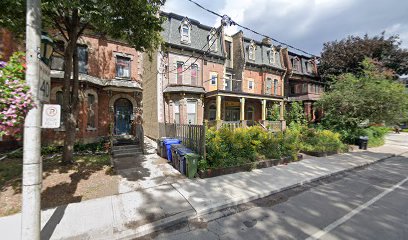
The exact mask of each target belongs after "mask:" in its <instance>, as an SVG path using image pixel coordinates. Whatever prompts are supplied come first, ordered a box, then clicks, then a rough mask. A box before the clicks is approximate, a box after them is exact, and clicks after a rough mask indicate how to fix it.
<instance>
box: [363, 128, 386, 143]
mask: <svg viewBox="0 0 408 240" xmlns="http://www.w3.org/2000/svg"><path fill="white" fill-rule="evenodd" d="M387 133H388V128H387V127H378V126H371V127H368V128H364V129H361V130H360V131H359V134H360V136H367V137H368V146H369V147H378V146H381V145H384V143H385V135H386V134H387Z"/></svg>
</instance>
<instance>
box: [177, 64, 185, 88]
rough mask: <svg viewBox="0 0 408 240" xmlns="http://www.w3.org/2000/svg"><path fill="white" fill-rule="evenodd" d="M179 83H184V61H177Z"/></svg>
mask: <svg viewBox="0 0 408 240" xmlns="http://www.w3.org/2000/svg"><path fill="white" fill-rule="evenodd" d="M176 65H177V73H176V74H177V84H182V83H183V65H184V63H183V62H177V64H176Z"/></svg>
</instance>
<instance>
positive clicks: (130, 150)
mask: <svg viewBox="0 0 408 240" xmlns="http://www.w3.org/2000/svg"><path fill="white" fill-rule="evenodd" d="M122 153H135V154H139V153H142V149H140V148H137V149H120V150H113V154H122Z"/></svg>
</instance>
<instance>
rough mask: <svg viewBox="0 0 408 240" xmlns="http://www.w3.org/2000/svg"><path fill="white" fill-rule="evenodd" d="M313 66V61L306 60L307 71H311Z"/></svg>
mask: <svg viewBox="0 0 408 240" xmlns="http://www.w3.org/2000/svg"><path fill="white" fill-rule="evenodd" d="M313 66H314V64H313V62H312V61H308V62H306V71H307V73H311V74H312V73H313Z"/></svg>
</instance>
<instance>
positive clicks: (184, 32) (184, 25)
mask: <svg viewBox="0 0 408 240" xmlns="http://www.w3.org/2000/svg"><path fill="white" fill-rule="evenodd" d="M190 34H191V24H190V20H189V19H188V18H187V17H186V18H184V19H183V21H181V25H180V38H181V43H185V44H190V43H191V38H190Z"/></svg>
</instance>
